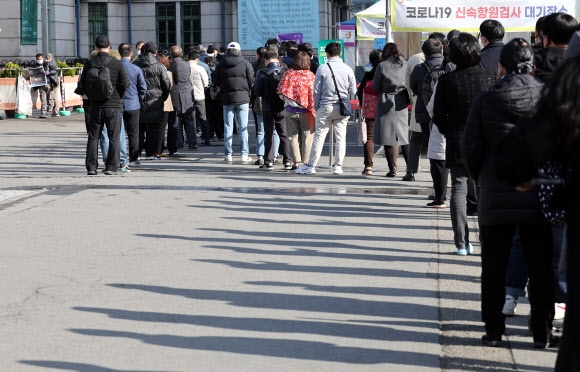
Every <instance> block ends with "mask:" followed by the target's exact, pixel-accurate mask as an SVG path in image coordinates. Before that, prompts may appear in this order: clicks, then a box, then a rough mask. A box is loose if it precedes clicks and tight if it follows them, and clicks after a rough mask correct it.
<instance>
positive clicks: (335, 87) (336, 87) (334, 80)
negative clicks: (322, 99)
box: [326, 62, 340, 101]
mask: <svg viewBox="0 0 580 372" xmlns="http://www.w3.org/2000/svg"><path fill="white" fill-rule="evenodd" d="M326 64H327V65H328V68H329V69H330V75H332V81H333V82H334V89H336V94H337V95H338V100H339V101H340V92H339V91H338V85H336V79H335V78H334V71H332V67H330V62H326Z"/></svg>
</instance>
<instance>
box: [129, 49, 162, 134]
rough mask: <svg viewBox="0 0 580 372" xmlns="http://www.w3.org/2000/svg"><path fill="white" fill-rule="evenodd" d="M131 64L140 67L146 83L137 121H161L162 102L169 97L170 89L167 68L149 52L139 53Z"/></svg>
mask: <svg viewBox="0 0 580 372" xmlns="http://www.w3.org/2000/svg"><path fill="white" fill-rule="evenodd" d="M133 64H134V65H136V66H137V67H139V68H140V69H141V71H142V72H143V76H144V77H145V82H146V83H147V93H145V99H143V101H142V102H141V112H140V113H139V121H140V122H142V123H158V122H159V123H160V122H161V121H163V115H164V114H163V106H164V102H165V100H166V99H167V97H169V90H170V89H171V84H170V82H169V77H168V76H167V69H166V68H165V66H163V65H162V64H161V63H159V61H157V58H156V57H155V56H154V55H153V54H151V53H147V54H142V55H140V56H139V58H137V59H136V60H135V62H133Z"/></svg>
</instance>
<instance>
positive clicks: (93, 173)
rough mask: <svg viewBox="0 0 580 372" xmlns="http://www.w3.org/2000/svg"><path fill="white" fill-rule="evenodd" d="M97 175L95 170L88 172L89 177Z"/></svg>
mask: <svg viewBox="0 0 580 372" xmlns="http://www.w3.org/2000/svg"><path fill="white" fill-rule="evenodd" d="M96 175H97V171H96V170H94V171H88V172H87V176H96Z"/></svg>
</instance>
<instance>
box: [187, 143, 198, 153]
mask: <svg viewBox="0 0 580 372" xmlns="http://www.w3.org/2000/svg"><path fill="white" fill-rule="evenodd" d="M189 149H190V150H193V151H195V150H197V143H194V144H193V145H189Z"/></svg>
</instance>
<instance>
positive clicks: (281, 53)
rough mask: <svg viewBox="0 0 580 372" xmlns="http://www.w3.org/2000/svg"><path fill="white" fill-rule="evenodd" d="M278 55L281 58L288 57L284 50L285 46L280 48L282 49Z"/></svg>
mask: <svg viewBox="0 0 580 372" xmlns="http://www.w3.org/2000/svg"><path fill="white" fill-rule="evenodd" d="M278 55H279V56H280V57H286V55H287V54H286V48H284V47H283V46H280V48H278Z"/></svg>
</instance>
